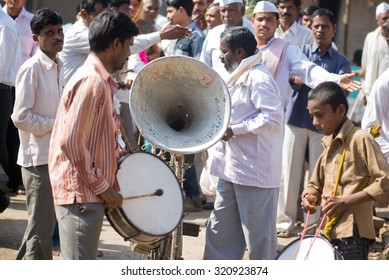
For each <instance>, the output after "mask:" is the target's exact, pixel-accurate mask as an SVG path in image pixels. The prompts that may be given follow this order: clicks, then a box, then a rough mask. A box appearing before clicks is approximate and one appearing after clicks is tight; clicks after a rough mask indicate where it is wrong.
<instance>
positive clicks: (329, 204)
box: [322, 195, 347, 219]
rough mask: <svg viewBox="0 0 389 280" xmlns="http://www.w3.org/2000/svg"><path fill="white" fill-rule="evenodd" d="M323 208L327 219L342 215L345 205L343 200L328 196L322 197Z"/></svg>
mask: <svg viewBox="0 0 389 280" xmlns="http://www.w3.org/2000/svg"><path fill="white" fill-rule="evenodd" d="M322 199H323V208H322V211H323V213H324V214H326V215H327V217H328V218H330V219H331V218H332V217H335V216H337V215H339V214H340V213H342V212H343V211H344V210H345V209H346V207H347V205H346V202H345V199H344V198H341V197H340V198H338V197H333V196H329V195H323V196H322Z"/></svg>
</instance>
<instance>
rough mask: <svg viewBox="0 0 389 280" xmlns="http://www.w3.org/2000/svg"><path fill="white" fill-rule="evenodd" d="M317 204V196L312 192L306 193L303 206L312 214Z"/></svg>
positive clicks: (302, 202)
mask: <svg viewBox="0 0 389 280" xmlns="http://www.w3.org/2000/svg"><path fill="white" fill-rule="evenodd" d="M316 204H317V197H316V196H314V195H312V194H310V193H306V194H305V195H304V197H303V199H302V201H301V208H302V209H303V210H304V211H305V212H307V213H308V212H309V213H310V214H315V213H316V207H317V206H316Z"/></svg>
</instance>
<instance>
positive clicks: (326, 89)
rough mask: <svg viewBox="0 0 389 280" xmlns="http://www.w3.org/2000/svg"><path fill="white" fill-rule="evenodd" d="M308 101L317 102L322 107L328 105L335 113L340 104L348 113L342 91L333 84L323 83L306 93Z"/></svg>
mask: <svg viewBox="0 0 389 280" xmlns="http://www.w3.org/2000/svg"><path fill="white" fill-rule="evenodd" d="M309 100H318V101H320V103H321V104H322V105H325V104H330V105H331V108H332V110H333V111H334V112H335V111H336V109H337V108H338V107H339V105H340V104H343V105H344V106H345V108H346V115H347V112H348V101H347V97H346V94H345V93H344V91H343V89H342V88H341V87H340V86H339V85H338V84H337V83H334V82H323V83H321V84H319V85H318V86H317V87H315V88H314V89H312V90H311V91H310V92H309V93H308V101H309Z"/></svg>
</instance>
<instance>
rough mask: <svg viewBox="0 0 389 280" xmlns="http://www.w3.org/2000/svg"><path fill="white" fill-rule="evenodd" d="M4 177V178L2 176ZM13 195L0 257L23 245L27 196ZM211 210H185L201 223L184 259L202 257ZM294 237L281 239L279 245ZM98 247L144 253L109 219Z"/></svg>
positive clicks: (107, 252) (0, 222) (0, 227)
mask: <svg viewBox="0 0 389 280" xmlns="http://www.w3.org/2000/svg"><path fill="white" fill-rule="evenodd" d="M0 180H1V177H0ZM0 188H2V189H3V190H4V191H8V189H7V188H6V186H5V184H4V182H0ZM9 195H10V198H11V204H10V206H9V207H8V208H7V209H6V210H5V211H4V212H3V213H1V214H0V260H12V259H15V256H16V253H17V250H18V248H19V246H20V243H21V240H22V237H23V233H24V230H25V227H26V224H27V212H26V207H25V196H24V195H16V194H12V193H9ZM209 214H210V211H208V210H204V211H203V212H199V213H186V214H185V218H184V220H185V221H187V222H190V223H195V224H198V225H200V233H199V236H198V237H192V236H184V241H183V258H184V259H185V260H201V259H202V256H203V252H204V240H205V239H204V234H205V223H206V221H207V219H208V217H209ZM295 238H296V237H294V238H286V239H285V238H283V239H280V244H281V245H280V248H282V247H283V245H285V244H287V243H289V242H290V241H291V240H293V239H295ZM99 249H100V250H101V251H102V252H103V254H104V255H103V257H101V258H99V259H103V260H128V259H141V258H142V255H140V254H136V253H133V252H132V251H131V250H130V249H129V242H126V241H124V240H123V238H122V237H121V236H120V235H118V234H117V233H116V231H115V230H114V229H113V228H112V227H111V225H110V224H109V222H108V221H107V220H104V225H103V229H102V233H101V237H100V245H99Z"/></svg>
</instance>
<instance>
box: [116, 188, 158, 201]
mask: <svg viewBox="0 0 389 280" xmlns="http://www.w3.org/2000/svg"><path fill="white" fill-rule="evenodd" d="M161 195H163V190H162V189H156V190H155V192H153V193H148V194H141V195H132V196H126V197H123V200H129V199H136V198H143V197H150V196H161Z"/></svg>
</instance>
